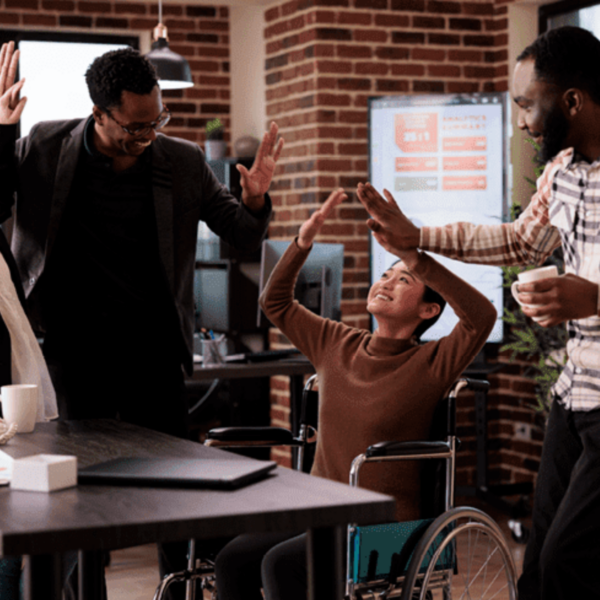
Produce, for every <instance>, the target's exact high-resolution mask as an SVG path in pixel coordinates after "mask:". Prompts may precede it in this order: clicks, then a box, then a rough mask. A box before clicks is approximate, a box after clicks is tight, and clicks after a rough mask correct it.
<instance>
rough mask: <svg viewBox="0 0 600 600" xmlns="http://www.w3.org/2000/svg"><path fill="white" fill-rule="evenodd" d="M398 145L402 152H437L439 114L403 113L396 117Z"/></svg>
mask: <svg viewBox="0 0 600 600" xmlns="http://www.w3.org/2000/svg"><path fill="white" fill-rule="evenodd" d="M395 125H396V144H397V145H398V148H400V150H402V152H406V153H409V152H437V149H438V115H437V113H403V114H398V115H396V117H395Z"/></svg>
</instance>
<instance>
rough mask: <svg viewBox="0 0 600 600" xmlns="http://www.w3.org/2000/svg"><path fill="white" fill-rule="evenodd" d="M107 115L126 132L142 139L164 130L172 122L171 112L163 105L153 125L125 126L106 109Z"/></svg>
mask: <svg viewBox="0 0 600 600" xmlns="http://www.w3.org/2000/svg"><path fill="white" fill-rule="evenodd" d="M106 114H107V115H108V116H109V117H110V118H111V119H112V120H113V121H114V122H115V123H116V124H117V125H118V126H119V127H120V128H121V129H122V130H123V131H124V132H125V133H128V134H129V135H132V136H134V137H140V136H143V135H148V134H149V133H150V132H151V131H152V130H153V129H154V131H158V130H159V129H162V128H163V127H164V126H165V125H166V124H167V123H168V122H169V121H170V120H171V111H170V110H169V109H168V108H167V107H166V106H164V105H163V109H162V111H161V113H160V115H159V117H158V119H156V121H152V122H151V123H146V124H144V125H140V126H138V127H131V126H125V125H123V124H122V123H119V121H117V120H116V119H115V118H114V117H113V116H112V114H111V113H110V110H108V109H106Z"/></svg>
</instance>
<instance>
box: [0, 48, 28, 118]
mask: <svg viewBox="0 0 600 600" xmlns="http://www.w3.org/2000/svg"><path fill="white" fill-rule="evenodd" d="M18 63H19V51H18V50H17V51H15V43H14V42H8V44H2V49H1V50H0V125H15V124H16V123H18V122H19V119H20V118H21V113H22V112H23V109H24V108H25V103H26V102H27V98H26V97H24V98H21V99H19V94H20V92H21V88H22V87H23V84H24V83H25V80H24V79H21V81H18V82H17V83H15V82H14V81H15V78H16V76H17V65H18Z"/></svg>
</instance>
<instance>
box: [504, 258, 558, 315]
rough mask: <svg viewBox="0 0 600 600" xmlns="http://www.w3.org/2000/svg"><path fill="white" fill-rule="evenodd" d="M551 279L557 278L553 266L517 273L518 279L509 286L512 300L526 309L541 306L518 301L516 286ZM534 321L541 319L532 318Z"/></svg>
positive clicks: (556, 271)
mask: <svg viewBox="0 0 600 600" xmlns="http://www.w3.org/2000/svg"><path fill="white" fill-rule="evenodd" d="M551 277H558V269H557V268H556V267H555V266H550V267H540V268H539V269H530V270H529V271H523V272H522V273H519V279H518V280H517V281H514V282H513V284H512V285H511V286H510V291H511V293H512V295H513V298H514V299H515V300H516V301H517V302H518V303H519V304H520V305H521V306H526V307H527V308H536V307H537V306H541V305H540V304H524V303H523V302H521V301H520V300H519V292H518V286H519V284H521V283H532V282H533V281H540V279H550V278H551ZM532 319H533V320H534V321H541V320H542V319H543V317H532Z"/></svg>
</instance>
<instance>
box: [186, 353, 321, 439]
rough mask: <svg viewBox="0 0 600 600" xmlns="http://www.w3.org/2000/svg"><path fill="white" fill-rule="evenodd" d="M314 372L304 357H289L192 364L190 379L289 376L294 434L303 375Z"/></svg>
mask: <svg viewBox="0 0 600 600" xmlns="http://www.w3.org/2000/svg"><path fill="white" fill-rule="evenodd" d="M314 372H315V369H314V367H313V366H312V364H311V363H310V362H309V361H308V359H306V358H305V357H303V356H302V357H291V358H287V359H282V360H273V361H268V362H257V363H225V364H224V365H216V366H210V367H203V366H202V365H201V364H200V363H196V364H194V374H193V375H192V379H194V380H197V381H203V380H204V381H206V380H212V379H251V378H255V377H273V376H275V375H285V376H287V377H289V378H290V421H291V423H290V425H291V426H292V432H293V434H294V435H297V434H298V429H299V427H298V420H299V418H300V401H301V399H302V389H303V387H304V376H305V375H312V374H313V373H314Z"/></svg>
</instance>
